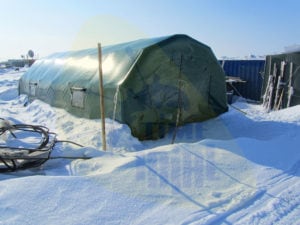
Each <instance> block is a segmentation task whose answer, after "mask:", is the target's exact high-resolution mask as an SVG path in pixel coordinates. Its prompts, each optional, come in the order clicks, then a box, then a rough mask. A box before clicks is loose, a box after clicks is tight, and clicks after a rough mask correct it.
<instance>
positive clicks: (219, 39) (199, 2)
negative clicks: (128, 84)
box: [0, 0, 300, 59]
mask: <svg viewBox="0 0 300 225" xmlns="http://www.w3.org/2000/svg"><path fill="white" fill-rule="evenodd" d="M0 7H1V14H0V32H1V35H0V59H5V58H20V55H21V54H26V53H27V52H28V50H29V49H32V50H34V52H35V53H36V55H38V56H39V57H44V56H47V55H48V54H51V53H53V52H60V51H66V50H76V49H83V48H90V47H96V46H97V43H98V42H101V44H102V45H109V44H115V43H120V42H125V41H130V40H135V39H140V38H149V37H157V36H165V35H170V34H175V33H184V34H187V35H189V36H191V37H193V38H195V39H197V40H198V41H200V42H203V43H205V44H207V45H209V46H210V47H211V48H212V49H213V51H214V53H215V54H216V56H217V57H221V56H228V57H243V56H247V55H250V54H256V55H266V54H274V53H280V52H282V51H284V47H286V46H290V45H294V44H300V29H299V21H300V14H299V9H300V1H299V0H181V1H179V0H110V1H107V0H64V1H63V0H51V1H50V0H49V1H48V0H44V1H41V0H26V1H23V0H10V1H7V0H0Z"/></svg>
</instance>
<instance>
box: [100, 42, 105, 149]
mask: <svg viewBox="0 0 300 225" xmlns="http://www.w3.org/2000/svg"><path fill="white" fill-rule="evenodd" d="M98 62H99V95H100V113H101V124H102V135H101V136H102V148H103V150H104V151H106V139H105V136H106V135H105V109H104V90H103V74H102V52H101V44H100V43H98Z"/></svg>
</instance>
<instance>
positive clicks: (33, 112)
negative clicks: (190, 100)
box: [0, 72, 300, 224]
mask: <svg viewBox="0 0 300 225" xmlns="http://www.w3.org/2000/svg"><path fill="white" fill-rule="evenodd" d="M21 74H22V72H20V73H11V72H6V73H3V74H0V114H1V116H0V117H2V118H6V119H9V120H11V121H12V122H15V123H20V122H22V123H28V124H39V125H44V126H47V127H48V128H49V129H50V130H51V131H53V132H56V133H57V135H58V139H60V140H70V141H75V142H77V143H80V144H82V145H84V146H85V147H84V148H80V147H78V146H74V145H71V144H68V143H59V144H57V145H56V146H55V148H54V150H53V153H52V156H89V157H92V159H89V160H80V159H77V160H69V159H52V160H49V161H47V162H46V163H45V164H44V165H43V166H42V167H40V168H35V169H30V170H24V171H18V172H13V173H4V174H0V190H1V191H0V202H1V205H0V214H1V220H0V224H275V223H276V224H299V223H300V221H299V217H298V215H299V213H300V207H299V205H300V179H299V176H300V152H299V150H298V148H299V143H300V141H299V140H300V127H299V126H300V110H299V106H295V107H291V108H288V109H284V110H281V111H277V112H271V113H266V112H265V111H264V109H263V108H262V107H261V106H260V105H251V104H248V103H246V102H245V101H243V100H242V99H240V100H239V101H238V102H236V103H235V104H234V105H233V106H234V107H238V108H239V109H241V110H242V111H243V112H244V113H242V112H240V111H237V110H236V109H234V108H230V110H229V112H228V113H225V114H223V115H221V116H219V117H218V118H215V119H212V120H209V121H206V122H203V123H195V124H189V125H186V126H184V127H181V128H179V130H178V133H177V136H176V143H175V144H173V145H171V144H170V143H171V140H172V135H173V133H172V131H171V132H170V133H169V134H168V135H167V136H166V137H165V138H163V139H161V140H157V141H145V142H140V141H138V140H137V139H136V138H134V137H132V136H131V135H130V130H129V128H128V127H127V126H126V125H124V124H119V123H117V122H115V121H112V120H110V119H106V126H107V139H108V151H107V152H103V151H102V150H101V131H100V127H101V122H100V120H87V119H83V118H77V117H74V116H72V115H70V114H68V113H66V112H65V111H64V110H62V109H57V108H53V107H50V106H49V105H47V104H45V103H43V102H41V101H34V102H32V103H30V104H28V102H27V97H26V96H18V95H17V83H18V78H19V77H20V75H21ZM10 138H11V137H10Z"/></svg>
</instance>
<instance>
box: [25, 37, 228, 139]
mask: <svg viewBox="0 0 300 225" xmlns="http://www.w3.org/2000/svg"><path fill="white" fill-rule="evenodd" d="M102 68H103V69H102V70H103V81H104V97H105V99H104V102H105V115H106V117H108V118H112V119H115V120H117V121H119V122H121V123H126V124H128V125H129V127H130V128H131V131H132V134H133V135H134V136H136V137H138V138H139V139H140V140H144V139H156V138H161V137H163V135H164V134H165V133H166V132H168V130H169V129H170V128H173V127H174V126H175V125H176V124H178V125H183V124H186V123H192V122H199V121H203V120H206V119H209V118H212V117H215V116H217V115H219V114H221V113H223V112H226V111H227V110H228V108H227V100H226V86H225V75H224V72H223V70H222V68H221V67H220V65H219V63H218V61H217V59H216V57H215V55H214V54H213V52H212V50H211V49H210V48H209V47H208V46H206V45H204V44H202V43H200V42H198V41H196V40H194V39H193V38H191V37H189V36H187V35H172V36H167V37H159V38H151V39H141V40H137V41H133V42H128V43H123V44H118V45H113V46H107V47H103V48H102ZM19 93H20V94H27V95H28V96H29V98H30V99H31V100H33V99H36V98H38V99H40V100H43V101H45V102H47V103H49V104H51V105H53V106H55V107H61V108H64V109H66V110H67V111H69V112H70V113H72V114H74V115H76V116H80V117H86V118H99V117H100V106H99V75H98V52H97V49H96V48H95V49H87V50H81V51H73V52H65V53H56V54H53V55H50V56H49V57H46V58H44V59H41V60H38V61H37V62H35V63H34V65H33V66H32V67H31V68H30V69H29V70H28V71H27V72H26V73H25V74H24V75H23V76H22V77H21V79H20V82H19Z"/></svg>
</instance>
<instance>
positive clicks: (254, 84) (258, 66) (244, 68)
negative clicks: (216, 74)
mask: <svg viewBox="0 0 300 225" xmlns="http://www.w3.org/2000/svg"><path fill="white" fill-rule="evenodd" d="M220 64H221V65H223V69H224V71H225V74H226V76H232V77H239V78H241V79H242V80H244V81H246V82H245V83H234V84H233V85H234V87H235V88H236V89H237V90H238V92H239V93H240V94H241V95H242V97H244V98H246V99H251V100H254V101H260V98H261V90H262V83H263V77H262V72H263V71H264V66H265V60H225V61H223V60H220ZM235 94H238V93H235Z"/></svg>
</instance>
